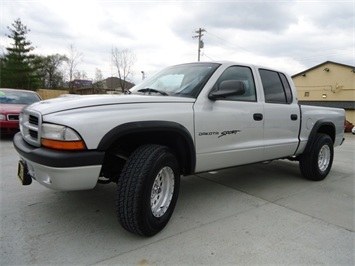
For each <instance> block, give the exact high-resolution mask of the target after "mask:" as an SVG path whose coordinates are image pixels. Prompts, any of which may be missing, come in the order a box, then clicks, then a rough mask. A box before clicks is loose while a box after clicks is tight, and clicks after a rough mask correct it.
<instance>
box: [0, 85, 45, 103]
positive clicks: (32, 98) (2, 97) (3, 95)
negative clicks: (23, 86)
mask: <svg viewBox="0 0 355 266" xmlns="http://www.w3.org/2000/svg"><path fill="white" fill-rule="evenodd" d="M40 100H41V99H40V98H39V97H38V95H37V94H35V93H31V92H27V91H10V90H1V89H0V103H7V104H26V105H27V104H32V103H34V102H38V101H40Z"/></svg>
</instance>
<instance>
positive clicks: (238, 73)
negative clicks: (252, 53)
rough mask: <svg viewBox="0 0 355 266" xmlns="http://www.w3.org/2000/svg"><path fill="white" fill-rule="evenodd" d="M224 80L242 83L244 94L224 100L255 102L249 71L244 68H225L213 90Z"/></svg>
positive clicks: (251, 77)
mask: <svg viewBox="0 0 355 266" xmlns="http://www.w3.org/2000/svg"><path fill="white" fill-rule="evenodd" d="M225 80H239V81H242V82H243V83H244V86H245V93H244V94H243V95H233V96H228V97H226V98H225V99H226V100H234V101H256V93H255V84H254V78H253V74H252V72H251V69H250V68H248V67H244V66H232V67H229V68H227V69H226V70H225V71H224V72H223V73H222V75H221V76H220V77H219V79H218V80H217V82H216V84H215V86H214V88H213V89H214V90H218V88H219V85H220V84H221V82H222V81H225Z"/></svg>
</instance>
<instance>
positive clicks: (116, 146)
mask: <svg viewBox="0 0 355 266" xmlns="http://www.w3.org/2000/svg"><path fill="white" fill-rule="evenodd" d="M144 144H159V145H163V146H167V147H169V148H170V149H171V150H172V151H173V152H174V153H175V155H176V157H177V160H178V161H179V165H180V172H181V173H182V174H183V175H189V174H192V173H193V171H194V167H195V164H194V163H195V157H194V154H195V150H194V149H193V150H191V149H192V147H191V144H190V143H189V142H188V141H187V140H186V138H185V137H184V136H183V135H182V134H180V133H179V132H175V131H171V130H154V131H150V130H149V131H142V132H132V133H129V134H126V135H123V136H119V137H118V138H116V139H115V140H114V141H113V142H112V143H111V144H110V146H109V148H108V149H107V150H106V152H105V158H104V162H103V166H102V171H101V172H102V176H104V177H106V178H108V179H109V180H110V181H112V182H117V180H118V177H119V175H120V173H121V170H122V169H123V166H124V164H125V162H126V160H127V159H128V158H129V156H130V154H132V152H133V151H134V150H136V149H137V148H138V147H140V146H142V145H144Z"/></svg>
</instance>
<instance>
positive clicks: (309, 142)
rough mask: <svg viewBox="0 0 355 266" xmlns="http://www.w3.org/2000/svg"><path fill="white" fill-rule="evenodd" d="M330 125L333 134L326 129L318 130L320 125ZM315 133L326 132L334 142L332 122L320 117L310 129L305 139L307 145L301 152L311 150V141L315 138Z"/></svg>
mask: <svg viewBox="0 0 355 266" xmlns="http://www.w3.org/2000/svg"><path fill="white" fill-rule="evenodd" d="M324 126H325V127H327V128H328V127H331V128H332V130H333V132H334V135H333V134H330V132H326V131H322V130H320V128H321V127H324ZM317 133H325V134H328V135H329V136H330V138H331V139H332V141H333V143H334V138H335V134H336V132H335V126H334V124H333V123H332V122H330V121H329V120H325V119H320V120H318V121H317V122H316V123H315V124H314V126H313V128H312V130H311V133H310V134H309V137H308V141H307V145H306V148H305V149H304V151H303V153H309V152H311V150H312V147H313V143H314V140H315V138H316V135H317Z"/></svg>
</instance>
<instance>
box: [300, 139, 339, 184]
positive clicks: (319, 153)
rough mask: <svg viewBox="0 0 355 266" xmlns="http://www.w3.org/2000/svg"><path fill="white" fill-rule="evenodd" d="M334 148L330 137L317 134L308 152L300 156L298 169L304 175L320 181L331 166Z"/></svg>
mask: <svg viewBox="0 0 355 266" xmlns="http://www.w3.org/2000/svg"><path fill="white" fill-rule="evenodd" d="M333 157H334V148H333V141H332V139H331V138H330V137H329V136H328V135H326V134H317V135H316V137H315V140H314V142H313V145H312V148H311V150H310V152H309V153H305V154H302V155H301V156H300V170H301V173H302V175H303V176H304V177H306V178H308V179H310V180H314V181H320V180H323V179H324V178H326V176H327V175H328V173H329V172H330V169H331V168H332V164H333Z"/></svg>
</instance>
